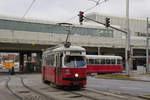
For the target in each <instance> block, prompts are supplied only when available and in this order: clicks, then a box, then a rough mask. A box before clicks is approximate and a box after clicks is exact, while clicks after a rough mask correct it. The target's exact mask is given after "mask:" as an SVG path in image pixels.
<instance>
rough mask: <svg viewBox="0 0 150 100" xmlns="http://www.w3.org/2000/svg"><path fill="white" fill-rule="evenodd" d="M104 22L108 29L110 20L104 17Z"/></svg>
mask: <svg viewBox="0 0 150 100" xmlns="http://www.w3.org/2000/svg"><path fill="white" fill-rule="evenodd" d="M105 21H106V23H105V26H106V27H110V18H108V17H106V19H105Z"/></svg>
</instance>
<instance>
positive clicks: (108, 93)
mask: <svg viewBox="0 0 150 100" xmlns="http://www.w3.org/2000/svg"><path fill="white" fill-rule="evenodd" d="M86 89H87V90H91V91H95V92H97V93H100V94H104V95H110V96H114V97H118V98H122V99H127V97H125V96H121V95H117V94H113V93H110V92H104V91H100V90H95V89H89V88H86Z"/></svg>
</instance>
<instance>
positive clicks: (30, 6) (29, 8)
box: [21, 0, 36, 19]
mask: <svg viewBox="0 0 150 100" xmlns="http://www.w3.org/2000/svg"><path fill="white" fill-rule="evenodd" d="M35 1H36V0H33V1H32V2H31V4H30V5H29V7H28V9H27V10H26V12H25V13H24V15H23V16H22V17H21V19H23V18H24V17H25V16H26V15H27V14H28V12H29V11H30V10H31V8H32V6H33V4H34V3H35Z"/></svg>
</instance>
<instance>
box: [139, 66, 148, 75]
mask: <svg viewBox="0 0 150 100" xmlns="http://www.w3.org/2000/svg"><path fill="white" fill-rule="evenodd" d="M137 73H138V74H145V73H146V68H145V67H144V66H137Z"/></svg>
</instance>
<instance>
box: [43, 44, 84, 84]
mask: <svg viewBox="0 0 150 100" xmlns="http://www.w3.org/2000/svg"><path fill="white" fill-rule="evenodd" d="M85 56H86V51H85V49H84V48H82V47H79V46H70V47H69V48H65V47H59V48H56V49H52V50H51V49H47V50H46V51H45V52H43V61H42V78H43V81H49V82H51V83H53V84H55V85H56V86H68V87H69V86H77V87H84V85H86V58H85Z"/></svg>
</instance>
